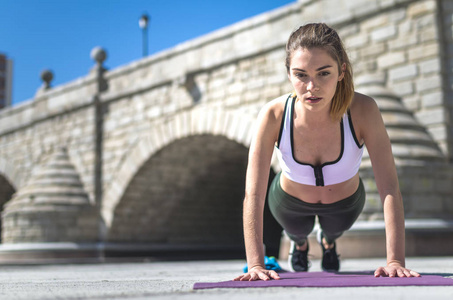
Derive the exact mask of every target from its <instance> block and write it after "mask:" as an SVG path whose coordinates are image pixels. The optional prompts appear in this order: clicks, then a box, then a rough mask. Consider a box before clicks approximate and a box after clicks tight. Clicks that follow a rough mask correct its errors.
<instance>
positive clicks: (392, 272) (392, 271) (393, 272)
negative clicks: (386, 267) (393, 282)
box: [388, 269, 396, 277]
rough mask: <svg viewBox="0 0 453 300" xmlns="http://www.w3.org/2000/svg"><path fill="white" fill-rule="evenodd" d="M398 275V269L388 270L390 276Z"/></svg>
mask: <svg viewBox="0 0 453 300" xmlns="http://www.w3.org/2000/svg"><path fill="white" fill-rule="evenodd" d="M395 275H396V270H395V269H391V270H390V271H389V272H388V276H389V277H395Z"/></svg>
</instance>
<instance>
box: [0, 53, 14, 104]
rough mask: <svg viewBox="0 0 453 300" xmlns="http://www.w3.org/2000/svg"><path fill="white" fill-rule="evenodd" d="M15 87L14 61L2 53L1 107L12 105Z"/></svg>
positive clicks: (0, 65)
mask: <svg viewBox="0 0 453 300" xmlns="http://www.w3.org/2000/svg"><path fill="white" fill-rule="evenodd" d="M12 88H13V61H12V60H10V59H8V57H7V56H6V55H4V54H1V53H0V109H1V108H4V107H7V106H11V100H12Z"/></svg>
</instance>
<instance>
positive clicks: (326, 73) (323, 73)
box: [319, 71, 330, 76]
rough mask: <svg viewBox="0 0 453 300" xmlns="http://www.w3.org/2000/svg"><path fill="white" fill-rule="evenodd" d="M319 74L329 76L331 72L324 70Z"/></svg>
mask: <svg viewBox="0 0 453 300" xmlns="http://www.w3.org/2000/svg"><path fill="white" fill-rule="evenodd" d="M319 75H320V76H328V75H330V72H327V71H324V72H321V73H319Z"/></svg>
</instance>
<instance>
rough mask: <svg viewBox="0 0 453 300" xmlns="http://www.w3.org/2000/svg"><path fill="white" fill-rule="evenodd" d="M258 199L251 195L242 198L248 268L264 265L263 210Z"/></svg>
mask: <svg viewBox="0 0 453 300" xmlns="http://www.w3.org/2000/svg"><path fill="white" fill-rule="evenodd" d="M262 202H264V201H259V200H257V199H256V198H255V197H253V196H247V195H246V197H245V199H244V212H243V222H244V241H245V250H246V255H247V264H248V266H249V269H251V268H253V267H256V266H261V267H264V248H263V210H264V207H263V205H262V204H261V203H262Z"/></svg>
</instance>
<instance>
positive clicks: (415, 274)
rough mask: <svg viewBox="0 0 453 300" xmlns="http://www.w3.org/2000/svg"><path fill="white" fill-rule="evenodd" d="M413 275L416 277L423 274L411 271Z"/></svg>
mask: <svg viewBox="0 0 453 300" xmlns="http://www.w3.org/2000/svg"><path fill="white" fill-rule="evenodd" d="M410 273H411V275H412V276H414V277H420V276H421V275H420V274H419V273H417V272H415V271H410Z"/></svg>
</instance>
